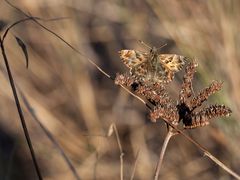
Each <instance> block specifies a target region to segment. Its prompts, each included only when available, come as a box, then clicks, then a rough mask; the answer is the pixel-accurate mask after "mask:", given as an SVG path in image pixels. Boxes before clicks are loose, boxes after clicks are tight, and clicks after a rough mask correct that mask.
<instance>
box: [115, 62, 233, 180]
mask: <svg viewBox="0 0 240 180" xmlns="http://www.w3.org/2000/svg"><path fill="white" fill-rule="evenodd" d="M197 66H198V64H197V63H196V62H195V61H193V62H189V63H188V64H187V66H186V68H185V75H184V76H183V83H182V86H181V89H180V91H179V99H178V100H177V101H174V100H173V99H171V98H170V96H169V95H168V92H167V90H166V86H167V83H152V82H147V81H139V80H138V79H137V78H135V77H134V76H131V75H130V74H128V73H127V74H117V76H116V78H115V83H116V84H118V85H121V86H127V87H130V88H131V89H132V90H133V91H134V92H135V93H137V94H139V95H141V96H144V97H145V98H146V99H147V100H148V102H150V103H151V104H152V105H153V108H150V113H149V117H150V119H151V121H152V122H156V121H157V120H159V119H163V120H164V121H165V122H167V125H168V134H167V136H166V138H165V141H164V144H163V147H162V150H161V153H160V156H159V161H158V165H157V168H156V171H155V180H157V179H158V176H159V171H160V168H161V165H162V161H163V157H164V154H165V151H166V147H167V144H168V142H169V140H170V138H171V137H172V136H173V135H175V134H178V133H179V132H181V131H179V130H178V129H177V130H176V128H179V127H180V128H181V127H183V128H184V129H194V128H198V127H203V126H206V125H208V124H209V123H210V120H211V119H213V118H216V117H227V116H229V115H230V114H231V112H232V111H231V109H230V108H229V107H227V106H225V105H217V104H215V105H208V106H207V107H205V108H202V109H201V106H202V104H203V103H204V102H205V101H207V100H208V98H209V96H211V95H212V94H214V93H216V92H217V91H219V90H220V89H221V88H222V84H223V83H222V82H218V81H213V82H212V83H211V84H210V85H209V86H208V87H207V88H205V89H203V90H201V91H200V92H199V94H197V95H196V96H195V95H194V91H193V88H192V83H193V76H194V73H195V72H196V67H197ZM174 102H177V103H174ZM169 125H170V126H169ZM181 133H182V132H181ZM195 145H197V146H199V147H200V148H202V147H201V146H200V145H199V144H197V143H195ZM202 150H203V151H204V153H205V154H208V156H209V158H211V159H212V160H213V161H214V158H212V155H209V154H210V153H208V152H207V151H206V150H205V149H204V148H202ZM215 162H216V163H217V164H219V165H220V166H221V163H219V162H218V161H215ZM223 168H224V167H223Z"/></svg>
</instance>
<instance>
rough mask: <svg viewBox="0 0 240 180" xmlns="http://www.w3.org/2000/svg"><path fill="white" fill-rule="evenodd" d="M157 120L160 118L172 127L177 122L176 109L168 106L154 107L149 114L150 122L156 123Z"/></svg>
mask: <svg viewBox="0 0 240 180" xmlns="http://www.w3.org/2000/svg"><path fill="white" fill-rule="evenodd" d="M159 118H162V119H164V120H166V121H167V122H170V123H172V124H173V125H177V124H178V121H179V115H178V112H177V108H175V107H173V106H169V105H165V106H163V105H160V106H157V107H155V108H154V109H153V111H151V112H150V119H151V121H152V122H156V121H157V119H159Z"/></svg>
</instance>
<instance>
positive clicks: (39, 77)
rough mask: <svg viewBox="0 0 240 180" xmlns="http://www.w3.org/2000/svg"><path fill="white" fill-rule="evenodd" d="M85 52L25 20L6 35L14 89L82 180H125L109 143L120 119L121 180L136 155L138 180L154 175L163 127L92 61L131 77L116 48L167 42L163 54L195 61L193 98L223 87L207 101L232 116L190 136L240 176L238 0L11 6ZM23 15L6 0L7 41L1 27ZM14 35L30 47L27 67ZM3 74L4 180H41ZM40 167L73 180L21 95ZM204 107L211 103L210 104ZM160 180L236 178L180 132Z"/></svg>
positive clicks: (17, 0)
mask: <svg viewBox="0 0 240 180" xmlns="http://www.w3.org/2000/svg"><path fill="white" fill-rule="evenodd" d="M10 2H12V3H14V4H15V5H16V6H17V7H19V8H20V9H21V10H23V11H24V12H26V13H30V14H31V15H33V16H38V17H41V18H46V19H50V18H58V17H68V18H67V19H62V20H58V21H51V22H42V24H44V25H45V26H46V27H48V28H50V29H51V30H52V31H54V32H55V33H57V34H59V35H60V36H61V37H63V38H64V39H65V40H66V41H67V42H69V43H70V44H71V45H73V46H74V47H76V48H77V49H78V50H79V51H80V52H82V54H84V55H85V56H80V55H78V54H77V53H76V52H74V51H73V50H71V49H70V48H69V47H68V46H66V45H65V44H64V43H62V42H61V41H60V40H59V39H57V38H56V37H54V36H53V35H52V34H50V33H49V32H46V31H45V30H43V29H42V28H40V27H39V26H37V25H36V24H34V23H32V22H30V21H29V22H25V23H23V24H20V25H18V26H17V27H15V28H14V29H13V30H12V31H11V33H9V35H8V37H7V39H6V41H5V46H6V47H5V48H6V52H7V55H8V57H9V61H10V65H11V68H12V72H13V76H14V79H15V81H16V84H17V85H18V86H19V88H20V89H21V90H22V91H23V92H24V94H25V96H26V98H27V100H28V101H29V103H30V105H31V107H32V108H33V109H34V111H35V113H36V115H37V117H38V118H39V120H40V122H41V123H42V124H43V125H44V126H45V127H46V128H47V129H48V130H49V131H50V132H51V133H52V135H53V136H54V138H55V139H56V140H57V142H58V143H59V144H60V146H61V147H62V149H63V150H64V152H65V153H66V154H67V156H68V157H69V159H70V160H71V162H72V163H73V165H74V166H75V168H76V170H77V172H78V174H79V176H80V177H81V179H120V160H119V155H120V153H119V148H118V144H117V140H116V136H115V135H114V134H113V135H112V136H109V137H106V135H107V132H108V129H109V127H110V125H111V123H113V122H115V123H116V126H117V129H118V132H119V136H120V140H121V144H122V148H123V151H124V167H123V168H124V179H130V176H131V173H132V171H133V167H134V163H135V159H136V156H137V153H138V152H139V155H138V161H137V165H136V172H135V176H134V177H135V179H143V180H145V179H152V177H153V175H154V170H155V167H156V163H157V160H158V155H159V152H160V149H161V146H162V143H163V140H164V137H165V135H166V132H167V131H166V126H165V124H164V123H163V122H162V121H159V122H158V123H155V124H154V123H151V122H150V121H149V119H148V117H147V115H148V110H147V108H146V107H145V106H144V105H143V104H142V103H141V102H140V101H138V100H137V99H135V98H133V97H132V96H130V95H129V94H128V93H127V92H126V91H124V90H122V89H121V88H120V87H118V86H116V85H115V84H114V82H113V81H112V80H110V79H108V78H107V77H106V76H104V75H103V74H101V73H100V72H99V71H98V70H97V69H96V68H95V67H93V66H92V65H91V64H90V63H89V62H88V61H87V58H86V57H88V58H90V59H92V60H93V61H94V62H95V63H96V64H98V65H99V66H100V67H102V68H103V69H104V70H105V71H106V72H108V73H109V74H110V75H112V76H115V74H116V73H117V72H120V73H122V72H126V71H127V68H126V67H125V66H124V65H123V63H122V62H121V61H120V59H119V56H118V53H117V52H118V51H119V50H121V49H135V50H141V51H148V50H147V49H146V48H145V47H143V46H142V45H141V44H139V43H138V40H139V39H140V40H143V41H144V42H146V43H148V44H150V45H152V46H156V47H158V46H160V45H162V44H164V43H167V44H168V45H167V46H166V47H164V48H163V49H162V53H175V54H181V55H184V56H188V57H191V58H196V59H197V62H198V64H199V67H198V72H197V73H196V75H195V80H194V84H193V87H194V89H195V92H198V91H199V90H201V89H202V88H204V87H206V86H208V84H210V83H211V82H212V80H222V81H224V86H223V89H222V90H221V91H220V92H218V93H217V94H215V95H213V96H212V97H211V98H210V100H209V103H212V104H214V103H218V104H225V105H227V106H229V107H230V108H231V109H232V111H233V113H232V116H231V117H229V118H225V119H217V120H214V121H212V123H211V124H210V125H209V126H207V127H204V128H198V129H195V130H189V131H187V132H186V133H187V134H189V135H190V136H191V137H192V138H193V139H195V140H196V141H198V142H199V143H200V144H201V145H202V146H204V147H206V148H207V149H208V150H209V151H210V152H211V153H213V155H215V156H216V157H217V158H219V159H220V160H221V161H222V162H224V163H225V164H226V165H227V166H229V167H230V168H232V169H233V170H234V171H236V172H237V173H240V169H239V167H240V156H239V153H240V149H239V145H240V141H239V138H240V130H239V128H240V121H239V117H240V91H239V90H240V78H239V70H240V51H239V50H238V49H239V48H240V36H239V23H240V22H239V21H240V1H237V0H229V1H222V0H220V1H219V0H210V1H192V0H185V1H178V0H169V1H165V0H101V1H98V0H88V1H85V0H71V1H66V0H48V1H47V0H11V1H10ZM23 17H24V16H23V15H22V14H21V13H19V12H18V11H16V10H15V9H13V8H11V7H10V6H9V5H8V4H7V3H6V2H5V1H4V0H2V1H0V28H1V35H2V34H3V32H4V29H5V28H6V27H7V26H5V25H10V24H11V23H13V22H15V21H16V20H19V19H20V18H23ZM14 35H15V36H18V37H20V38H21V39H22V40H23V41H24V42H25V44H26V46H27V47H28V53H29V69H26V67H25V59H24V55H23V53H22V51H21V49H20V47H19V46H18V45H17V43H16V40H15V38H14ZM1 60H2V61H1V73H0V179H8V180H9V179H37V177H36V174H35V169H34V167H33V163H32V160H31V156H30V153H29V150H28V147H27V144H26V141H25V138H24V134H23V130H22V127H21V125H20V120H19V118H18V114H17V110H16V107H15V103H14V101H13V96H12V92H11V89H10V86H9V82H8V79H6V77H5V76H4V74H5V72H6V70H5V66H4V63H3V59H2V58H1ZM181 81H182V73H178V74H177V75H176V78H175V80H174V81H173V82H172V83H171V85H170V88H169V91H170V93H171V95H172V97H173V98H174V99H176V98H177V93H178V90H179V88H180V85H181ZM20 100H21V104H22V106H23V110H24V115H25V117H26V121H27V126H28V129H29V131H30V135H31V138H32V141H33V146H34V149H35V152H36V156H37V160H38V161H39V164H40V169H41V172H42V174H43V177H44V179H46V180H55V179H58V180H62V179H69V180H72V179H75V178H74V176H73V174H72V172H71V171H70V169H69V167H68V166H67V164H66V162H65V161H64V160H63V158H62V156H61V155H60V153H59V152H58V150H57V149H56V147H55V146H54V145H53V144H52V142H51V141H50V140H49V138H48V136H46V134H45V133H44V131H43V130H42V129H41V128H40V126H39V125H38V123H36V121H35V120H34V118H33V117H32V115H31V114H30V113H29V111H28V110H27V108H26V106H25V105H24V103H23V102H22V98H20ZM205 105H206V104H205ZM160 179H170V180H175V179H176V180H178V179H183V180H186V179H201V180H210V179H224V180H228V179H234V178H233V177H231V176H230V175H229V174H228V173H226V172H225V171H223V170H222V169H221V168H219V167H218V166H217V165H216V164H214V163H213V162H212V161H210V160H209V159H208V158H206V157H204V156H203V154H202V152H200V151H199V150H198V149H197V148H196V147H195V146H194V145H192V144H191V143H190V142H188V141H187V140H186V139H184V138H183V137H182V136H175V137H173V138H172V139H171V141H170V144H169V146H168V148H167V152H166V155H165V157H164V162H163V168H162V169H161V172H160Z"/></svg>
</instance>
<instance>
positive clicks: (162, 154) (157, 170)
mask: <svg viewBox="0 0 240 180" xmlns="http://www.w3.org/2000/svg"><path fill="white" fill-rule="evenodd" d="M173 135H174V133H173V132H172V131H171V130H169V131H168V133H167V136H166V137H165V139H164V142H163V146H162V150H161V152H160V155H159V160H158V164H157V168H156V171H155V175H154V180H158V177H159V173H160V169H161V167H162V162H163V157H164V154H165V152H166V149H167V145H168V143H169V140H170V139H171V137H172V136H173Z"/></svg>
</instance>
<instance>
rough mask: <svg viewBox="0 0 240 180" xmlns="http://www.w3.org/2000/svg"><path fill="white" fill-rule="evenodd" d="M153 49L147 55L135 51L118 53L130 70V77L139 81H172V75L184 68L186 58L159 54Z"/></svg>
mask: <svg viewBox="0 0 240 180" xmlns="http://www.w3.org/2000/svg"><path fill="white" fill-rule="evenodd" d="M157 51H158V49H157V48H155V47H153V48H151V50H150V52H149V53H146V52H140V51H136V50H121V51H119V54H120V58H121V60H122V61H123V63H124V64H125V65H126V66H127V67H128V68H129V69H130V73H131V75H133V76H135V77H137V78H138V79H139V80H141V81H144V82H146V81H152V82H157V83H158V82H160V83H161V82H163V83H167V82H170V81H172V79H173V77H174V73H176V72H178V71H179V70H181V69H182V67H183V66H184V64H185V62H186V60H187V58H186V57H184V56H180V55H176V54H159V53H158V52H157Z"/></svg>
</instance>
